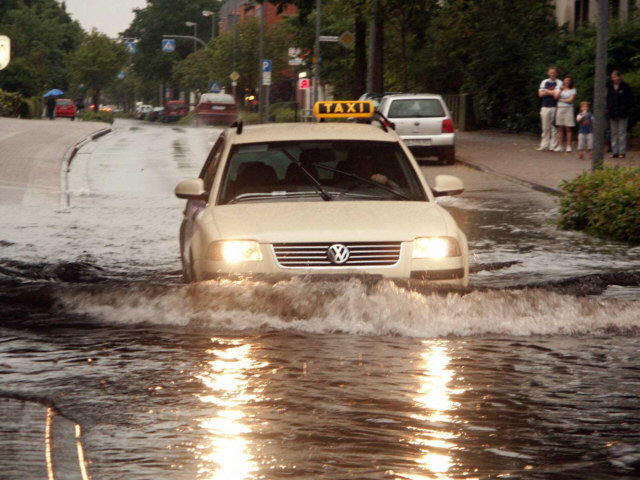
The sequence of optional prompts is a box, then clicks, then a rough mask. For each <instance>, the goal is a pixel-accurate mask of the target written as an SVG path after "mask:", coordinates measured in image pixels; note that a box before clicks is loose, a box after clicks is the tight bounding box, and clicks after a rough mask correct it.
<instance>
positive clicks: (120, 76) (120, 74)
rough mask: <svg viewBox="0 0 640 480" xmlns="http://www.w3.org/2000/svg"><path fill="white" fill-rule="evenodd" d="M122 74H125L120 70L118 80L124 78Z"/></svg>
mask: <svg viewBox="0 0 640 480" xmlns="http://www.w3.org/2000/svg"><path fill="white" fill-rule="evenodd" d="M124 76H125V73H124V72H120V73H119V74H118V80H124Z"/></svg>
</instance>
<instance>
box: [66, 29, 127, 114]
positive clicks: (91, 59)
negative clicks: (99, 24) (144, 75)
mask: <svg viewBox="0 0 640 480" xmlns="http://www.w3.org/2000/svg"><path fill="white" fill-rule="evenodd" d="M127 55H128V54H127V52H126V50H125V48H124V46H123V45H122V44H120V43H117V42H115V41H114V40H111V39H110V38H109V37H108V36H106V35H105V34H103V33H100V32H98V31H96V30H94V31H93V32H91V34H90V35H89V36H87V38H86V39H85V41H84V42H82V44H81V45H80V47H78V49H77V50H76V51H75V52H74V54H73V57H72V59H71V66H72V69H73V78H74V80H75V81H76V82H77V83H82V84H85V85H86V86H87V87H89V88H90V89H91V90H92V96H93V99H92V102H93V105H94V109H95V110H97V109H98V106H99V104H100V103H99V102H100V92H101V90H102V89H103V88H105V87H108V86H109V85H111V84H112V83H113V82H115V81H116V80H117V75H118V72H119V71H120V70H121V69H122V67H123V66H124V65H125V62H126V61H127Z"/></svg>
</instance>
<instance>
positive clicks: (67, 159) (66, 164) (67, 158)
mask: <svg viewBox="0 0 640 480" xmlns="http://www.w3.org/2000/svg"><path fill="white" fill-rule="evenodd" d="M110 132H111V127H105V128H103V129H101V130H98V131H97V132H93V133H92V134H91V135H89V136H88V137H87V138H85V139H84V140H82V141H80V142H78V143H76V144H75V145H74V146H72V147H70V148H69V149H68V150H67V153H65V155H64V158H63V159H62V165H63V168H62V170H63V171H64V172H69V169H70V168H71V162H72V161H73V158H74V157H75V156H76V154H77V153H78V151H79V150H80V149H81V148H82V147H84V146H85V145H86V144H87V143H89V142H92V141H94V140H97V139H98V138H100V137H103V136H104V135H106V134H107V133H110Z"/></svg>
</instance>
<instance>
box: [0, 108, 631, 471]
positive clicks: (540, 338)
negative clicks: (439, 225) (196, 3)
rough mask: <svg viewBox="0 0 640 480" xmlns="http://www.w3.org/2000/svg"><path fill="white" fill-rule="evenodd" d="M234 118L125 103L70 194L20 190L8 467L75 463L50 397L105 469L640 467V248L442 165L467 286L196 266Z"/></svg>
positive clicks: (430, 171) (4, 246) (4, 331)
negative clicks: (202, 189)
mask: <svg viewBox="0 0 640 480" xmlns="http://www.w3.org/2000/svg"><path fill="white" fill-rule="evenodd" d="M216 135H217V131H215V130H213V129H194V128H181V127H176V126H164V125H151V124H148V123H145V122H135V121H118V122H116V124H115V125H114V132H113V133H111V134H110V135H108V136H105V137H103V138H101V139H100V140H98V141H97V142H93V143H91V144H89V145H87V146H85V147H84V148H83V149H82V150H81V151H80V153H79V154H78V155H77V156H76V157H75V159H74V160H73V163H72V165H71V172H70V174H69V175H68V176H67V177H66V178H65V180H64V182H65V185H64V189H65V192H64V194H63V195H62V196H58V195H51V194H50V193H46V192H44V193H43V192H38V191H34V192H31V194H30V195H28V196H26V197H25V200H24V201H23V203H22V204H21V205H0V215H1V217H2V219H3V221H2V225H1V226H0V318H1V322H0V407H3V406H8V408H3V409H2V413H0V420H1V422H0V424H1V425H4V427H3V426H0V433H2V435H0V471H2V472H3V473H2V474H0V477H1V478H8V479H13V478H15V479H23V478H36V477H34V472H39V471H40V470H38V469H39V468H40V466H39V465H35V463H37V462H41V463H42V465H45V464H47V465H49V464H50V463H51V462H50V461H49V460H50V458H49V457H50V456H51V455H50V454H49V453H47V452H50V449H49V447H47V445H48V444H47V445H45V443H46V442H45V436H44V435H40V433H39V432H40V430H39V429H40V428H41V425H40V423H42V424H44V423H45V415H41V414H40V413H38V411H35V412H32V410H29V409H28V408H27V406H28V405H41V406H43V408H45V407H46V409H47V410H46V411H47V412H48V413H47V416H46V419H49V418H50V417H51V416H57V418H60V419H64V421H65V422H68V424H69V432H72V430H73V428H72V427H73V426H74V425H75V426H76V436H75V437H74V435H73V434H72V433H69V434H68V435H66V434H65V433H64V432H65V430H64V428H63V427H59V429H60V432H62V433H60V434H59V436H57V437H56V439H57V442H59V443H60V445H62V446H60V445H58V447H57V448H58V449H63V447H64V443H65V441H68V442H69V445H70V447H69V449H74V451H75V449H76V443H77V445H78V449H79V450H78V451H80V445H81V446H82V451H83V458H84V460H83V461H82V462H81V463H82V464H83V465H84V467H85V471H84V472H83V475H85V477H86V478H93V479H105V480H106V479H136V480H137V479H180V480H181V479H194V480H195V479H197V480H213V479H216V480H217V479H224V480H245V479H246V480H249V479H314V478H317V479H321V478H322V479H351V478H352V479H415V480H418V479H421V480H422V479H425V480H435V479H443V480H444V479H487V478H517V479H520V478H521V479H531V478H533V479H556V478H557V479H585V478H590V479H591V478H593V479H631V478H638V477H639V476H640V408H639V407H640V401H639V400H640V353H639V352H640V286H639V285H640V248H638V247H636V248H631V247H629V246H627V245H624V244H620V243H611V242H603V241H601V240H597V239H593V238H590V237H587V236H585V235H582V234H580V233H571V232H560V231H557V230H556V229H555V227H554V225H553V219H554V215H555V199H554V198H553V197H550V196H548V195H546V194H543V193H539V192H535V191H533V190H531V189H529V188H526V187H524V186H520V185H517V184H514V183H510V182H507V181H505V180H504V179H500V178H498V177H494V176H490V175H487V174H484V173H480V172H477V171H474V170H471V169H469V168H467V167H464V166H462V165H456V166H455V167H439V166H432V165H429V166H425V167H424V169H423V170H424V173H425V175H426V176H427V177H428V178H432V177H433V176H434V175H435V174H438V173H441V172H443V171H445V170H446V171H447V172H448V173H453V174H455V175H458V176H460V177H461V178H462V179H463V181H464V182H465V185H466V187H467V190H466V191H465V193H464V194H463V195H462V196H461V197H457V198H448V199H445V200H443V201H442V204H443V205H445V206H446V207H447V208H448V209H449V210H450V211H451V212H452V214H453V215H454V216H455V218H456V220H457V221H458V222H459V224H460V225H461V226H462V228H463V230H464V231H465V232H466V233H467V236H468V239H469V245H470V251H471V265H472V272H473V273H472V275H471V277H470V282H471V285H470V287H469V288H468V289H467V290H464V291H449V292H447V291H425V290H421V291H408V290H405V289H403V288H400V287H398V286H396V285H394V284H393V283H390V282H384V281H383V282H367V281H363V280H356V279H354V280H351V281H343V282H327V281H309V280H305V279H297V280H290V281H284V282H281V283H278V284H275V285H272V284H266V283H260V282H255V281H248V280H244V281H237V282H234V281H217V282H215V281H211V282H202V283H199V284H193V285H186V284H184V283H182V281H181V277H180V261H179V258H178V242H177V237H178V227H179V224H180V220H181V212H182V208H183V206H184V205H183V201H180V200H178V199H176V198H175V197H174V196H173V188H174V186H175V184H176V183H177V182H178V181H180V180H181V179H183V178H187V177H190V176H195V175H197V173H198V171H199V169H200V167H201V165H202V162H203V161H204V158H205V156H206V154H207V152H208V150H209V149H210V147H211V146H212V144H213V141H214V140H215V137H216ZM2 399H4V403H3V401H2ZM43 411H45V410H43ZM48 421H49V420H47V422H48ZM7 425H8V426H7ZM47 425H49V423H47ZM61 425H62V424H61ZM42 428H44V427H42ZM47 428H48V427H47ZM54 430H55V428H54ZM49 431H50V429H48V430H47V432H49ZM80 431H81V435H80V433H79V432H80ZM7 432H10V433H11V435H8V434H7ZM18 437H19V438H20V440H12V438H14V439H15V438H18ZM40 437H42V443H43V446H42V452H39V451H38V452H36V453H33V451H31V450H29V449H30V448H32V446H33V445H34V444H38V445H39V443H38V442H40V440H38V439H39V438H40ZM34 438H35V440H33V439H34ZM47 438H49V437H47ZM65 439H67V440H65ZM54 443H55V442H54ZM51 448H53V452H54V453H53V457H54V458H53V463H54V464H55V463H56V462H58V465H63V464H65V462H66V460H65V458H64V456H61V457H60V458H59V457H57V456H56V453H55V452H56V451H57V450H55V448H56V446H55V445H54V447H51ZM78 455H79V454H78ZM40 457H42V458H40ZM44 457H46V458H47V461H46V462H45V459H44ZM31 458H34V460H33V462H35V463H33V464H30V463H29V462H30V461H31ZM69 463H73V462H71V461H69ZM59 468H62V467H59ZM51 471H52V470H51V469H49V473H51ZM43 472H44V473H43V474H42V476H40V477H37V478H48V479H51V478H52V476H51V475H53V474H52V473H51V474H48V473H47V472H46V469H45V470H43ZM30 475H31V477H30ZM47 475H48V477H47ZM55 478H75V477H71V476H69V477H65V476H60V475H58V476H55ZM81 478H83V477H81Z"/></svg>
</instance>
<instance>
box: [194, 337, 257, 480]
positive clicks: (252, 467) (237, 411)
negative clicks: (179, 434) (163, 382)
mask: <svg viewBox="0 0 640 480" xmlns="http://www.w3.org/2000/svg"><path fill="white" fill-rule="evenodd" d="M212 340H213V341H214V342H215V343H216V344H222V345H225V344H226V345H229V346H228V347H227V348H219V349H214V350H209V351H208V352H207V353H209V354H210V355H211V356H212V357H213V358H214V359H215V360H212V361H210V362H208V363H207V364H206V365H207V369H206V370H205V371H204V372H202V373H201V374H200V375H199V376H198V378H199V379H200V380H201V381H202V382H203V383H204V385H205V387H207V388H208V389H209V390H210V392H211V394H210V395H203V396H201V397H200V400H201V401H202V402H205V403H209V404H212V406H214V407H215V415H214V416H212V417H211V418H206V419H204V420H203V421H202V422H201V423H200V426H201V427H202V428H204V429H205V430H206V431H207V432H208V435H207V436H206V442H205V443H204V444H202V445H198V447H197V449H196V455H197V456H198V459H199V460H200V464H199V469H198V473H199V475H198V478H200V479H202V480H245V479H249V478H252V477H253V476H254V475H253V474H254V473H255V472H256V471H257V468H258V467H257V464H256V462H255V459H254V458H253V456H252V453H251V445H250V442H249V441H248V440H247V435H248V434H250V433H251V428H250V427H249V426H248V425H247V424H246V422H245V421H244V419H245V412H244V411H243V407H245V406H246V405H247V404H248V403H249V402H252V401H254V400H256V395H253V394H251V393H249V381H248V375H249V371H250V369H254V368H256V364H255V361H254V360H253V359H252V358H251V345H248V344H240V342H237V341H230V340H228V339H219V338H214V339H212Z"/></svg>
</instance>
